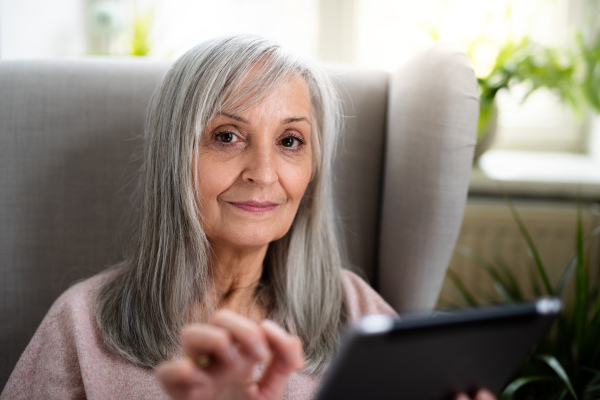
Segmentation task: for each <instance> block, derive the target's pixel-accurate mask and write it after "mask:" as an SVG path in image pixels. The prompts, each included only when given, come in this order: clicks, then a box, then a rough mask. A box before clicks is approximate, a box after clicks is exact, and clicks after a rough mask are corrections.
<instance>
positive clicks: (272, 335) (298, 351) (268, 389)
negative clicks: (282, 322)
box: [258, 320, 304, 397]
mask: <svg viewBox="0 0 600 400" xmlns="http://www.w3.org/2000/svg"><path fill="white" fill-rule="evenodd" d="M260 326H261V327H262V328H263V330H264V332H265V334H266V337H267V341H268V343H269V345H270V347H271V351H272V352H273V358H272V360H271V364H269V366H268V367H267V369H266V370H265V372H264V374H263V376H262V378H261V380H260V382H259V383H258V386H259V390H260V392H261V393H263V394H266V395H269V396H274V397H276V396H279V395H280V394H282V393H283V392H284V391H285V388H286V386H287V379H288V378H289V376H290V374H291V373H292V372H294V371H296V370H298V369H300V368H302V367H303V366H304V355H303V351H302V342H301V341H300V339H299V338H298V337H296V336H293V335H290V334H289V333H287V332H286V331H285V330H283V329H282V328H281V327H280V326H279V325H277V324H276V323H274V322H272V321H268V320H265V321H263V322H262V323H261V325H260Z"/></svg>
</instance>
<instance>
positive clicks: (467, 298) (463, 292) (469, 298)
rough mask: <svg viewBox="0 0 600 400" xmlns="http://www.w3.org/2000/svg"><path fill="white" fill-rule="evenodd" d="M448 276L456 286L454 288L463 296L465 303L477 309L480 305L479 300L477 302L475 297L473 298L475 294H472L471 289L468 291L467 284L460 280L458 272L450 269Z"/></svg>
mask: <svg viewBox="0 0 600 400" xmlns="http://www.w3.org/2000/svg"><path fill="white" fill-rule="evenodd" d="M446 275H447V276H448V278H449V279H450V280H451V281H452V283H453V284H454V286H456V288H457V289H458V291H459V292H460V294H461V295H462V297H463V299H464V300H465V302H466V303H467V304H468V305H469V306H471V307H477V306H478V305H479V303H478V302H477V300H475V297H474V296H473V294H471V291H470V290H469V289H467V287H466V286H465V284H464V283H463V282H462V280H461V279H460V276H458V274H457V273H456V272H454V271H452V270H451V269H449V270H448V271H447V272H446Z"/></svg>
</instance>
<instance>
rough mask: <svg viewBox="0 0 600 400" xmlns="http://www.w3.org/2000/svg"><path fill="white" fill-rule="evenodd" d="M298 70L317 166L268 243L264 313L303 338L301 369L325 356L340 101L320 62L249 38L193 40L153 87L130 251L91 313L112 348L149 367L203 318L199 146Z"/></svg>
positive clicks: (331, 304)
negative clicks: (223, 118) (285, 226)
mask: <svg viewBox="0 0 600 400" xmlns="http://www.w3.org/2000/svg"><path fill="white" fill-rule="evenodd" d="M297 74H300V75H301V76H303V77H304V79H305V80H306V83H307V86H308V89H309V93H310V98H311V107H312V114H313V120H314V123H313V132H315V133H316V135H314V136H316V140H314V141H313V154H314V159H313V176H312V177H311V181H310V183H309V186H308V188H307V190H306V193H305V195H304V197H303V199H302V201H301V203H300V207H299V209H298V213H297V214H296V217H295V219H294V222H293V223H292V226H291V228H290V230H289V231H288V232H287V234H286V235H285V236H284V237H283V238H281V239H279V240H277V241H275V242H273V243H271V244H270V245H269V249H268V251H267V256H266V259H265V263H264V272H263V279H262V280H263V281H264V282H265V283H266V289H265V290H266V291H268V295H269V296H270V301H269V304H270V314H269V317H270V318H272V319H274V320H275V321H276V322H278V323H279V324H281V325H282V326H284V327H285V328H286V329H287V330H288V331H290V332H292V333H295V334H297V335H298V336H299V337H300V338H301V339H302V342H303V345H304V351H305V356H306V361H307V363H306V368H305V372H307V373H318V372H321V371H322V370H323V369H324V368H325V366H326V365H327V363H328V361H329V359H330V358H331V356H332V354H333V352H334V351H335V350H336V348H337V346H338V343H339V340H340V336H341V332H342V329H343V326H344V324H345V322H346V319H347V315H346V307H345V304H344V295H343V287H342V260H341V256H340V243H339V241H338V236H339V235H338V233H337V229H336V221H335V217H334V215H335V213H334V207H333V194H332V185H331V170H332V159H333V153H334V150H335V147H336V138H337V135H338V133H339V131H340V124H341V117H340V115H341V114H340V110H339V101H338V98H337V95H336V93H335V91H334V89H333V86H332V84H331V82H330V80H329V78H328V76H327V74H325V73H324V72H323V71H322V70H321V69H320V68H318V67H317V66H316V65H315V64H313V63H311V62H308V61H306V60H301V59H300V58H298V57H296V56H294V55H292V54H290V53H288V52H286V51H284V50H283V49H282V48H281V47H280V46H278V45H277V44H274V43H272V42H270V41H268V40H266V39H263V38H258V37H254V36H233V37H227V38H221V39H214V40H211V41H208V42H204V43H202V44H200V45H198V46H196V47H194V48H193V49H191V50H189V51H188V52H187V53H186V54H184V55H183V56H182V57H181V58H179V59H178V60H177V61H176V62H175V63H174V64H173V66H172V67H171V68H170V70H169V71H168V72H167V74H166V75H165V77H164V78H163V81H162V83H161V84H160V86H159V87H158V89H157V91H156V92H155V94H154V97H153V100H152V102H151V105H150V109H149V112H148V116H147V121H146V141H145V148H144V156H143V158H144V163H143V168H142V176H143V180H142V184H141V185H142V187H141V188H140V190H141V196H142V200H141V203H142V204H141V215H140V221H139V224H138V228H137V230H138V232H137V234H136V235H135V238H136V239H135V241H134V242H133V244H132V250H131V251H130V254H129V256H128V258H127V261H125V262H124V263H123V264H121V265H120V266H119V267H118V268H117V269H116V272H115V273H114V274H112V275H110V276H109V278H108V279H107V281H106V282H105V283H104V285H103V286H102V287H101V288H100V290H99V291H98V294H97V301H96V305H97V323H98V326H99V328H100V332H101V335H102V337H103V339H104V343H105V345H106V346H107V347H108V348H109V349H111V350H112V351H113V352H115V353H117V354H119V355H121V356H123V357H125V358H126V359H128V360H130V361H131V362H133V363H136V364H139V365H143V366H149V367H152V366H155V365H156V364H157V363H158V362H160V361H163V360H167V359H170V358H173V357H174V356H176V355H177V353H178V349H179V340H178V333H179V330H180V329H181V328H182V327H183V325H185V324H186V323H190V322H194V321H205V320H206V318H207V314H208V313H210V311H211V310H212V308H211V307H212V305H211V304H209V303H208V302H209V301H210V300H209V296H206V293H207V292H208V289H209V287H210V285H211V282H212V281H211V275H210V268H209V252H210V245H209V243H208V240H207V237H206V234H205V232H204V231H203V229H202V224H201V220H200V219H201V212H200V210H199V209H198V205H197V202H196V198H197V196H196V195H197V193H196V190H197V189H196V188H197V187H198V185H197V182H195V181H194V179H195V178H194V174H193V172H192V171H193V162H194V161H193V160H194V151H195V150H194V149H195V146H196V144H197V143H198V141H199V140H200V135H201V133H202V132H203V130H204V128H205V127H206V126H207V124H208V122H209V121H210V120H211V118H212V117H213V116H215V115H216V114H217V113H218V112H219V111H220V110H222V109H228V110H231V111H234V110H235V108H237V109H238V110H239V109H240V108H241V107H243V108H247V107H251V106H252V105H253V104H256V103H257V102H258V101H260V100H261V99H262V98H264V97H265V96H266V95H267V94H269V93H270V92H271V91H272V90H273V89H274V88H275V87H277V86H278V85H280V84H281V83H283V82H285V80H287V79H290V77H292V76H293V75H297ZM242 82H244V84H243V85H242ZM239 99H249V100H248V101H244V102H240V101H239ZM240 103H241V104H240ZM198 302H202V303H201V304H205V305H206V307H205V313H204V315H195V314H193V313H192V312H191V310H192V305H194V304H198Z"/></svg>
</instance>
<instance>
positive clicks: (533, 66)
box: [468, 37, 578, 137]
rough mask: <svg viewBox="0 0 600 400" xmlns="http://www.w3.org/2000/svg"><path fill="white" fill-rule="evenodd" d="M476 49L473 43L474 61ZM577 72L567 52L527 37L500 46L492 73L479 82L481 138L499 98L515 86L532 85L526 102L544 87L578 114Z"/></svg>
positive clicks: (471, 51)
mask: <svg viewBox="0 0 600 400" xmlns="http://www.w3.org/2000/svg"><path fill="white" fill-rule="evenodd" d="M476 46H477V43H473V45H472V47H471V49H470V50H469V51H468V54H469V55H470V56H471V58H473V52H474V49H475V47H476ZM574 71H575V63H574V61H573V56H572V55H571V54H570V53H568V52H566V51H563V50H559V49H554V48H546V47H543V46H541V45H539V44H537V43H534V42H532V41H531V40H530V39H529V38H528V37H524V38H523V39H521V40H519V41H515V40H512V39H509V40H507V41H506V42H505V43H504V44H503V45H502V46H500V49H499V51H498V53H497V56H496V59H495V62H494V64H493V67H492V69H491V71H490V72H489V73H488V74H487V75H486V76H484V77H479V78H478V79H477V81H478V83H479V93H480V114H479V123H478V127H477V134H478V137H481V136H482V135H483V133H484V132H485V130H486V128H487V126H488V124H489V121H490V117H491V114H492V109H493V105H494V101H495V98H496V95H497V94H498V92H499V91H500V90H501V89H509V88H510V86H511V85H513V84H517V83H525V84H528V85H529V88H528V91H527V93H526V94H525V96H524V97H523V101H525V100H526V99H527V97H528V96H529V95H530V94H531V93H532V92H533V91H535V90H537V89H539V88H542V87H544V88H547V89H550V90H552V91H553V92H555V93H556V94H557V95H558V96H559V98H560V99H561V100H563V101H565V102H566V103H567V104H569V105H570V106H572V107H573V108H574V109H576V110H577V109H578V102H577V96H576V93H575V92H576V84H575V83H574V80H573V73H574Z"/></svg>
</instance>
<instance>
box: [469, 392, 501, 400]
mask: <svg viewBox="0 0 600 400" xmlns="http://www.w3.org/2000/svg"><path fill="white" fill-rule="evenodd" d="M473 399H474V400H496V396H494V395H493V394H492V393H491V392H490V391H489V390H486V389H479V390H478V391H477V393H475V397H474V398H473Z"/></svg>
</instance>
